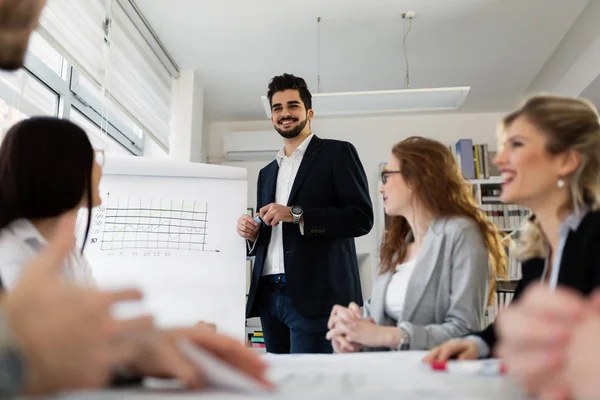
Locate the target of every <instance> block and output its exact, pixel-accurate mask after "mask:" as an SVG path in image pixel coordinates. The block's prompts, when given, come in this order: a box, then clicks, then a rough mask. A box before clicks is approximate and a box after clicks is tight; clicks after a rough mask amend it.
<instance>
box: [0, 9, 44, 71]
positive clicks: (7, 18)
mask: <svg viewBox="0 0 600 400" xmlns="http://www.w3.org/2000/svg"><path fill="white" fill-rule="evenodd" d="M45 4H46V0H2V1H0V69H7V70H14V69H19V68H21V67H22V66H23V60H24V58H25V53H26V52H27V45H28V44H29V36H31V33H32V32H33V31H34V30H35V29H36V27H37V25H38V21H39V18H40V14H41V12H42V8H44V5H45Z"/></svg>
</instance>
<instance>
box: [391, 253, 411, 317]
mask: <svg viewBox="0 0 600 400" xmlns="http://www.w3.org/2000/svg"><path fill="white" fill-rule="evenodd" d="M415 264H416V259H412V260H410V261H407V262H405V263H402V264H398V266H397V267H396V273H395V274H394V275H393V276H392V279H391V280H390V284H389V285H388V287H387V290H386V292H385V313H386V314H387V315H388V316H390V317H391V318H393V319H395V320H396V321H399V320H400V318H402V311H403V310H404V300H405V299H406V290H407V288H408V281H409V280H410V277H411V276H412V273H413V271H414V270H415Z"/></svg>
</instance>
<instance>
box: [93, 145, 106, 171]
mask: <svg viewBox="0 0 600 400" xmlns="http://www.w3.org/2000/svg"><path fill="white" fill-rule="evenodd" d="M94 157H95V158H94V160H95V161H96V162H97V163H98V165H100V166H101V167H103V166H104V150H102V149H95V150H94Z"/></svg>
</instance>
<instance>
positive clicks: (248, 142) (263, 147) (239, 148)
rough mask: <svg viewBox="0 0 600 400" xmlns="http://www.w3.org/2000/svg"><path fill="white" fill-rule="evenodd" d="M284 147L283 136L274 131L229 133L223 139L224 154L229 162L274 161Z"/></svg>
mask: <svg viewBox="0 0 600 400" xmlns="http://www.w3.org/2000/svg"><path fill="white" fill-rule="evenodd" d="M282 147H283V141H282V140H281V136H279V134H278V133H277V132H275V131H274V130H273V131H237V132H229V133H226V134H225V137H224V138H223V152H224V153H225V158H226V159H227V160H229V161H262V160H274V159H275V156H276V155H277V153H278V152H279V150H280V149H281V148H282Z"/></svg>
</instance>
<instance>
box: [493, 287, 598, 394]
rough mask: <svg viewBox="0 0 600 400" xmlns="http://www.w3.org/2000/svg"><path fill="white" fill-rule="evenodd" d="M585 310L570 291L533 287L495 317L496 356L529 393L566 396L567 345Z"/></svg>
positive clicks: (577, 297)
mask: <svg viewBox="0 0 600 400" xmlns="http://www.w3.org/2000/svg"><path fill="white" fill-rule="evenodd" d="M588 307H589V305H588V304H587V303H586V301H585V300H584V299H583V298H582V297H581V296H579V295H578V294H576V293H574V292H572V291H570V290H566V289H562V288H557V289H556V290H555V291H552V290H550V289H548V288H544V287H542V286H540V285H535V286H533V287H531V288H529V289H528V290H527V291H526V292H525V293H524V295H523V297H522V298H521V299H520V300H519V301H518V302H517V303H516V304H515V305H511V306H510V307H508V308H507V309H506V310H504V311H502V313H500V314H499V315H498V320H497V325H496V329H497V332H498V336H499V338H500V343H499V350H498V355H499V356H501V357H503V358H504V359H505V362H506V365H507V368H508V372H509V373H510V374H511V375H513V376H514V377H515V378H516V380H517V381H518V382H520V383H521V384H522V385H523V386H524V388H525V390H526V391H527V392H528V393H530V394H533V395H536V396H541V397H544V396H545V397H544V398H556V397H557V396H558V394H559V393H565V390H566V388H565V382H564V380H563V368H564V360H565V356H566V354H565V353H566V349H567V343H568V342H569V339H570V337H571V336H572V332H573V328H574V326H576V324H577V322H578V321H579V320H580V319H581V318H582V316H583V315H584V313H585V312H586V309H587V308H588ZM558 397H560V396H558Z"/></svg>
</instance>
